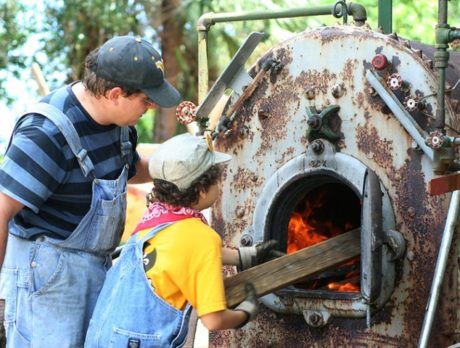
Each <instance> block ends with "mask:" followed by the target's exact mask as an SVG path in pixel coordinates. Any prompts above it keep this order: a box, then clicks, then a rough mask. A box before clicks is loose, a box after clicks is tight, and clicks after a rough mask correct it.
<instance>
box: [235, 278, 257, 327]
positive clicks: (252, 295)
mask: <svg viewBox="0 0 460 348" xmlns="http://www.w3.org/2000/svg"><path fill="white" fill-rule="evenodd" d="M244 291H245V292H246V298H245V300H244V301H243V302H241V303H240V304H239V305H238V306H236V308H235V311H243V312H245V313H246V314H247V315H248V318H247V319H246V320H245V321H244V322H243V323H241V324H240V325H239V326H238V327H239V328H240V327H243V326H244V325H246V324H247V323H248V321H250V320H252V319H254V317H255V316H256V314H257V312H258V310H259V302H258V301H257V295H256V289H255V288H254V285H252V283H246V284H245V285H244Z"/></svg>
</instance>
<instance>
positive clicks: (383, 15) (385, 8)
mask: <svg viewBox="0 0 460 348" xmlns="http://www.w3.org/2000/svg"><path fill="white" fill-rule="evenodd" d="M392 2H393V0H379V5H378V6H379V17H378V21H379V28H382V30H383V32H384V33H385V34H390V33H391V32H392V31H393V3H392Z"/></svg>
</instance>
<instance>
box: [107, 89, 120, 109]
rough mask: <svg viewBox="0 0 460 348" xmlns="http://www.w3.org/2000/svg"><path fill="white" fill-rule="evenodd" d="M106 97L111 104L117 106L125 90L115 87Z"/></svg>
mask: <svg viewBox="0 0 460 348" xmlns="http://www.w3.org/2000/svg"><path fill="white" fill-rule="evenodd" d="M105 96H106V98H107V99H108V100H110V101H111V102H113V103H115V105H117V104H118V99H119V98H120V97H123V90H122V89H121V87H114V88H112V89H110V90H109V91H107V93H106V94H105Z"/></svg>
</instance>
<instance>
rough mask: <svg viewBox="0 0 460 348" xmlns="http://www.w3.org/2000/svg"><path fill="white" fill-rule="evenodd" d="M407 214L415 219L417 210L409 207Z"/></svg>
mask: <svg viewBox="0 0 460 348" xmlns="http://www.w3.org/2000/svg"><path fill="white" fill-rule="evenodd" d="M407 213H408V214H409V217H411V218H413V217H414V216H415V208H414V207H409V209H407Z"/></svg>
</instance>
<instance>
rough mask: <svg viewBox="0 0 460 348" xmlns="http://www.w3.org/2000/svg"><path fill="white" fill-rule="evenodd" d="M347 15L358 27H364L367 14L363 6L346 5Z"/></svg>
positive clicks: (351, 3)
mask: <svg viewBox="0 0 460 348" xmlns="http://www.w3.org/2000/svg"><path fill="white" fill-rule="evenodd" d="M348 14H349V15H350V16H352V17H353V20H354V21H355V22H356V24H357V25H358V26H362V25H364V23H365V22H366V21H367V12H366V9H365V7H364V6H363V5H361V4H357V3H354V2H350V3H349V4H348Z"/></svg>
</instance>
